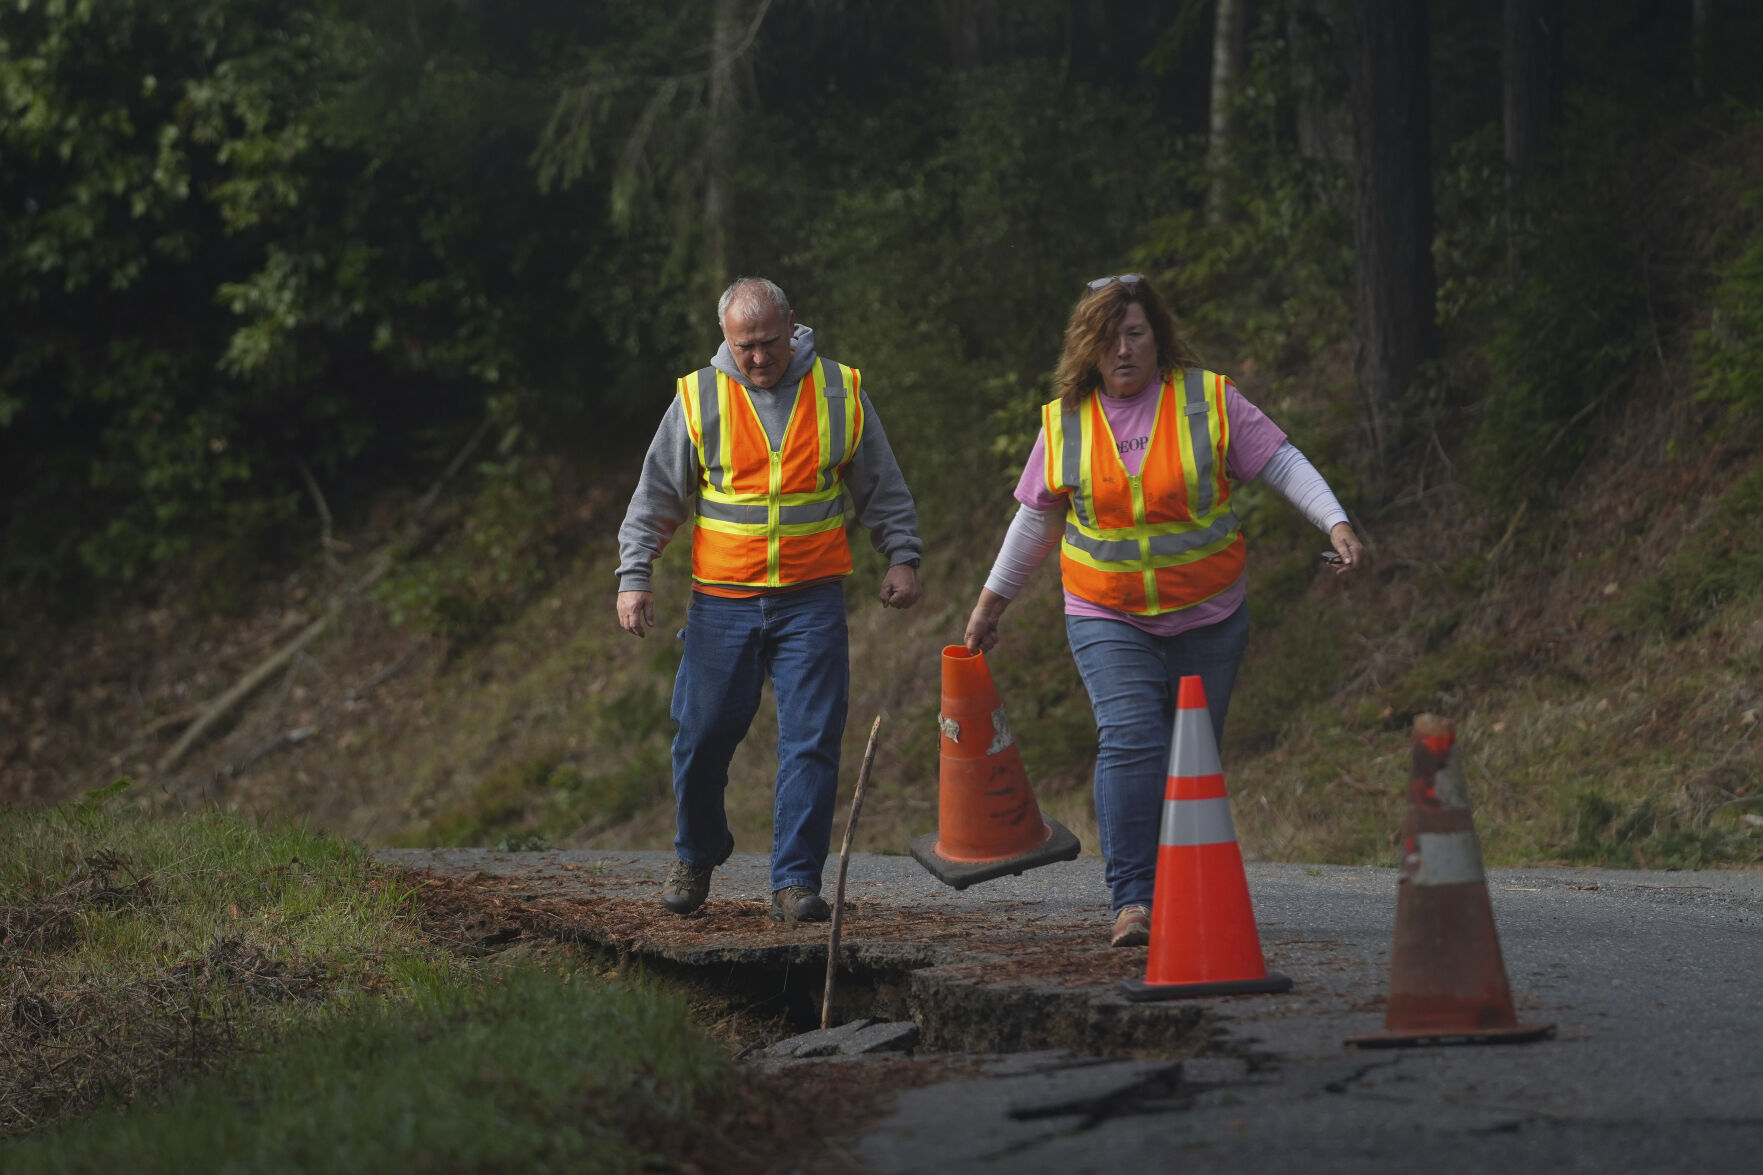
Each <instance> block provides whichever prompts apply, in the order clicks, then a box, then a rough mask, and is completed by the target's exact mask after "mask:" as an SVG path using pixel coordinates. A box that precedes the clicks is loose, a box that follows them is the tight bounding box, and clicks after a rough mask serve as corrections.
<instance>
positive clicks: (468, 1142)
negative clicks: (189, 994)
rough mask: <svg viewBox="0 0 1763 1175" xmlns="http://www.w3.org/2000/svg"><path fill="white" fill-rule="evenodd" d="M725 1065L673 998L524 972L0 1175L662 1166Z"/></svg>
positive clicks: (0, 1151) (36, 1143)
mask: <svg viewBox="0 0 1763 1175" xmlns="http://www.w3.org/2000/svg"><path fill="white" fill-rule="evenodd" d="M734 1080H735V1075H734V1070H733V1068H732V1067H731V1066H730V1065H729V1064H728V1062H727V1061H726V1060H725V1059H724V1058H723V1056H722V1055H721V1052H720V1051H719V1050H718V1049H717V1047H716V1046H715V1045H713V1044H711V1043H710V1041H708V1040H707V1039H706V1038H705V1037H704V1036H702V1035H701V1034H700V1033H699V1032H698V1030H697V1029H696V1027H695V1026H694V1025H693V1024H692V1022H691V1020H690V1018H689V1017H688V1015H687V1011H686V1008H685V1004H684V1001H683V1000H681V999H680V998H679V997H677V996H671V995H667V994H664V993H662V992H660V991H658V990H656V989H654V988H651V987H647V986H644V985H641V984H636V983H617V984H612V985H601V984H599V983H597V982H595V981H594V980H592V979H591V978H589V977H587V976H585V975H581V974H577V973H565V974H564V975H563V976H562V977H561V978H560V977H559V976H558V975H556V974H551V973H547V972H543V971H538V970H535V969H531V968H524V969H516V970H512V971H509V972H507V973H506V974H505V975H503V976H501V977H499V979H498V981H497V982H495V983H493V984H484V985H473V986H464V985H440V984H436V985H433V986H431V987H428V988H426V989H423V990H421V991H420V992H419V993H417V994H416V996H415V998H413V999H411V1000H409V1001H407V1002H404V1003H399V1004H393V1003H376V1004H373V1005H370V1006H367V1007H364V1008H362V1009H360V1010H359V1011H356V1012H353V1013H350V1014H347V1015H342V1016H336V1017H332V1018H329V1019H328V1020H327V1021H326V1022H324V1023H323V1025H322V1026H319V1027H314V1028H311V1029H307V1030H304V1031H300V1032H297V1033H294V1034H291V1035H290V1036H289V1037H288V1038H287V1039H286V1040H284V1041H282V1042H280V1043H279V1044H278V1045H277V1046H276V1047H275V1049H274V1050H273V1051H271V1052H269V1053H267V1054H265V1055H262V1056H259V1057H255V1058H252V1059H250V1060H249V1061H246V1062H242V1063H238V1064H235V1065H232V1066H229V1067H228V1068H227V1070H226V1071H224V1072H221V1073H216V1074H212V1075H209V1076H207V1077H204V1078H202V1079H200V1080H196V1081H193V1082H191V1083H189V1084H187V1085H185V1086H183V1087H180V1088H178V1089H177V1090H175V1091H173V1092H172V1093H170V1094H169V1095H168V1096H166V1097H164V1098H163V1099H161V1100H160V1101H159V1102H158V1103H157V1104H154V1105H152V1106H146V1105H142V1106H137V1107H136V1108H135V1109H134V1110H133V1111H132V1112H130V1113H127V1114H120V1115H105V1116H102V1117H97V1118H93V1119H90V1120H88V1121H85V1122H82V1123H79V1124H75V1125H68V1126H63V1127H61V1128H60V1129H57V1130H55V1131H53V1132H51V1133H47V1134H43V1135H41V1136H38V1137H33V1138H27V1139H22V1140H17V1141H14V1142H11V1143H8V1144H5V1145H4V1146H0V1160H3V1161H4V1162H5V1164H6V1166H7V1168H8V1169H9V1170H20V1171H51V1170H53V1171H101V1170H112V1169H116V1168H118V1167H119V1166H127V1167H128V1168H130V1169H132V1170H138V1171H143V1172H168V1173H169V1172H183V1171H191V1170H227V1171H239V1172H284V1171H310V1172H370V1171H390V1170H414V1171H441V1170H448V1171H458V1170H475V1171H490V1170H497V1171H507V1170H521V1171H538V1172H551V1171H559V1172H560V1171H572V1172H573V1171H584V1172H622V1171H634V1170H650V1169H661V1168H662V1167H664V1166H665V1167H666V1168H667V1169H673V1168H674V1167H675V1165H676V1164H681V1163H684V1162H686V1161H687V1157H688V1156H694V1155H695V1156H696V1157H698V1158H700V1159H701V1158H702V1157H703V1155H704V1154H705V1153H706V1152H707V1151H708V1150H709V1148H710V1147H711V1146H712V1145H713V1139H714V1129H715V1128H714V1126H712V1125H711V1123H713V1122H715V1121H716V1120H717V1114H718V1111H719V1110H721V1109H722V1108H723V1107H724V1106H725V1105H726V1104H727V1103H728V1102H729V1100H730V1099H731V1097H732V1096H733V1094H734V1088H735V1086H734Z"/></svg>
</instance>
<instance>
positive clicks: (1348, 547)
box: [1328, 522, 1365, 575]
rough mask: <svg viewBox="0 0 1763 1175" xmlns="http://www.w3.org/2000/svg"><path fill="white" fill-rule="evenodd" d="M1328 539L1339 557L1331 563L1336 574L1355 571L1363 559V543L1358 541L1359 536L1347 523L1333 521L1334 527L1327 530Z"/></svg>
mask: <svg viewBox="0 0 1763 1175" xmlns="http://www.w3.org/2000/svg"><path fill="white" fill-rule="evenodd" d="M1328 541H1329V544H1330V545H1331V546H1333V547H1334V549H1335V554H1337V555H1339V556H1340V557H1341V561H1340V562H1339V563H1336V564H1334V565H1333V566H1334V573H1335V574H1336V575H1345V574H1347V573H1348V572H1349V571H1357V570H1358V569H1359V564H1361V563H1363V562H1364V561H1365V544H1363V543H1361V542H1360V541H1359V536H1358V535H1357V534H1354V533H1353V528H1352V526H1351V525H1349V524H1348V523H1345V522H1337V523H1335V524H1334V529H1333V530H1331V531H1329V532H1328Z"/></svg>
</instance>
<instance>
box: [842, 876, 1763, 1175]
mask: <svg viewBox="0 0 1763 1175" xmlns="http://www.w3.org/2000/svg"><path fill="white" fill-rule="evenodd" d="M884 860H885V858H884ZM854 864H855V861H854ZM1097 871H1099V865H1098V864H1097V863H1096V862H1093V861H1091V860H1090V859H1087V858H1086V859H1083V860H1080V861H1078V862H1076V863H1075V864H1073V865H1068V866H1054V867H1050V868H1048V869H1044V870H1041V871H1039V872H1041V873H1042V874H1043V875H1046V876H1045V879H1044V881H1043V885H1042V887H1041V888H1042V890H1043V892H1045V893H1052V892H1058V891H1062V890H1065V889H1066V888H1067V887H1069V896H1068V898H1067V899H1066V900H1072V901H1079V900H1091V899H1093V895H1094V893H1095V888H1094V887H1096V886H1099V884H1100V883H1099V879H1097V878H1096V877H1095V876H1094V874H1095V873H1096V872H1097ZM1248 872H1249V882H1250V888H1251V891H1252V893H1253V896H1254V901H1255V909H1256V916H1257V922H1258V924H1259V926H1260V930H1261V937H1262V941H1263V944H1264V945H1265V946H1266V948H1267V953H1268V956H1269V963H1270V965H1274V966H1277V967H1279V968H1280V969H1281V970H1286V971H1288V973H1290V974H1292V976H1293V978H1294V979H1295V980H1296V981H1297V987H1296V988H1295V990H1294V991H1293V992H1292V993H1291V995H1290V996H1250V997H1239V998H1236V999H1230V1000H1217V1001H1212V1007H1213V1009H1214V1011H1216V1012H1218V1013H1219V1014H1220V1015H1221V1016H1222V1017H1223V1018H1224V1022H1225V1025H1226V1036H1225V1037H1224V1038H1223V1039H1222V1040H1221V1041H1220V1042H1219V1043H1220V1044H1221V1045H1222V1046H1223V1047H1224V1049H1225V1050H1227V1051H1231V1052H1234V1053H1236V1054H1237V1059H1233V1058H1231V1057H1206V1058H1200V1059H1197V1060H1194V1061H1189V1062H1185V1063H1183V1064H1181V1065H1178V1066H1175V1067H1173V1070H1172V1067H1171V1066H1170V1065H1169V1063H1168V1062H1141V1061H1111V1062H1105V1063H1096V1062H1093V1061H1088V1062H1086V1061H1084V1060H1082V1059H1080V1058H1071V1057H1066V1056H1060V1055H1053V1054H1039V1055H1022V1056H1018V1057H1016V1058H1012V1062H1011V1065H1010V1066H1009V1067H1008V1068H1007V1069H1006V1070H1005V1071H1002V1072H999V1073H998V1074H996V1075H994V1076H992V1077H989V1078H985V1079H980V1080H973V1081H966V1082H961V1083H954V1084H945V1085H938V1086H930V1087H926V1088H923V1089H918V1090H914V1091H911V1092H909V1093H906V1094H904V1095H902V1097H901V1099H900V1102H899V1105H898V1108H897V1110H896V1112H895V1113H894V1114H893V1115H892V1117H890V1118H889V1119H888V1120H886V1121H885V1122H883V1123H882V1124H880V1125H879V1126H878V1127H877V1128H876V1129H874V1130H872V1131H870V1132H869V1133H868V1134H867V1135H865V1136H864V1137H863V1138H862V1139H861V1140H860V1142H859V1144H858V1146H857V1148H856V1152H855V1153H856V1154H857V1155H858V1156H859V1157H860V1158H861V1159H862V1160H863V1161H864V1162H865V1163H866V1164H868V1165H869V1166H870V1167H871V1168H872V1169H874V1170H876V1171H882V1172H918V1171H925V1172H929V1171H937V1172H965V1171H1011V1172H1041V1171H1046V1172H1086V1171H1108V1172H1119V1171H1126V1172H1133V1171H1196V1172H1208V1171H1233V1172H1258V1173H1259V1172H1286V1171H1290V1172H1303V1173H1304V1175H1326V1173H1329V1172H1362V1171H1368V1170H1372V1169H1375V1168H1378V1167H1386V1168H1387V1167H1397V1166H1400V1167H1402V1168H1407V1167H1410V1166H1420V1167H1430V1168H1431V1169H1433V1170H1436V1171H1441V1172H1482V1171H1486V1172H1499V1173H1501V1175H1512V1173H1514V1172H1526V1171H1545V1170H1546V1171H1550V1172H1582V1171H1583V1172H1630V1171H1632V1172H1643V1171H1644V1172H1654V1171H1727V1170H1730V1171H1752V1170H1758V1169H1760V1166H1763V1158H1760V1157H1759V1156H1763V980H1760V978H1759V972H1760V971H1763V873H1759V872H1755V871H1752V872H1739V871H1732V872H1725V871H1723V872H1707V873H1688V872H1674V873H1643V872H1626V871H1623V872H1618V871H1607V870H1588V869H1548V870H1527V871H1512V870H1492V871H1490V873H1489V890H1490V895H1491V897H1492V901H1493V906H1494V912H1495V919H1496V921H1497V923H1498V926H1499V932H1500V940H1501V946H1502V950H1503V954H1504V956H1505V962H1506V970H1507V974H1508V976H1509V978H1510V980H1511V983H1512V988H1513V992H1514V996H1515V998H1516V1000H1517V1003H1518V1009H1519V1018H1520V1020H1523V1021H1532V1020H1552V1021H1554V1022H1555V1024H1556V1026H1557V1034H1556V1036H1555V1038H1554V1039H1553V1040H1547V1041H1543V1042H1539V1043H1534V1044H1524V1045H1490V1046H1451V1047H1430V1048H1422V1049H1413V1050H1395V1051H1388V1052H1386V1051H1377V1052H1366V1051H1361V1050H1358V1049H1355V1048H1352V1047H1349V1046H1347V1045H1345V1044H1344V1039H1345V1038H1346V1037H1347V1036H1349V1035H1352V1034H1355V1033H1361V1032H1367V1031H1372V1030H1375V1029H1377V1028H1380V1027H1381V1026H1382V1012H1381V997H1382V993H1383V990H1384V986H1385V983H1386V981H1387V967H1388V949H1389V942H1390V936H1391V931H1392V928H1393V924H1394V906H1395V886H1396V881H1395V873H1394V871H1393V870H1389V869H1350V868H1338V867H1333V866H1302V865H1263V864H1251V865H1250V866H1249V870H1248ZM1056 873H1057V874H1062V875H1063V876H1061V877H1059V878H1058V880H1057V881H1056V882H1054V883H1053V884H1051V885H1048V884H1046V883H1047V882H1053V881H1054V879H1053V875H1054V874H1056ZM1086 874H1087V876H1086ZM983 889H984V887H983V886H982V887H975V890H976V891H980V890H983ZM1054 900H1059V899H1054Z"/></svg>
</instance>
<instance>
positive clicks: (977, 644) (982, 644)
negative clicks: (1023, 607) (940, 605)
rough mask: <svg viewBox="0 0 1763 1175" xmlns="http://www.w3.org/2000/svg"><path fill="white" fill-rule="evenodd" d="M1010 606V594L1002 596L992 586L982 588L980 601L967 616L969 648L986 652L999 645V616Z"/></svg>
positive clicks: (976, 651)
mask: <svg viewBox="0 0 1763 1175" xmlns="http://www.w3.org/2000/svg"><path fill="white" fill-rule="evenodd" d="M1009 606H1010V598H1009V597H1008V596H1000V595H999V594H998V593H997V592H994V591H993V590H992V589H991V588H981V589H980V592H979V603H977V604H975V605H974V606H973V614H972V615H970V616H969V617H968V618H967V633H966V638H965V639H966V642H967V647H968V649H969V650H971V651H972V652H975V653H984V652H989V651H990V650H991V649H993V648H995V647H997V644H998V618H999V617H1001V616H1003V615H1004V609H1006V608H1008V607H1009Z"/></svg>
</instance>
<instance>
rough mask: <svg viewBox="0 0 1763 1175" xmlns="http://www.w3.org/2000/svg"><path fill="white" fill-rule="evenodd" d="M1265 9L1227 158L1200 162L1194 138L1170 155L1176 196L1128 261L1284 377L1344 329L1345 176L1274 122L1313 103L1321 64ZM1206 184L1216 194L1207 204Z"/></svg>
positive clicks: (1220, 336)
mask: <svg viewBox="0 0 1763 1175" xmlns="http://www.w3.org/2000/svg"><path fill="white" fill-rule="evenodd" d="M1271 16H1272V14H1270V19H1269V20H1268V21H1267V22H1266V23H1264V24H1263V25H1262V26H1261V27H1260V28H1258V29H1257V30H1256V32H1255V35H1254V36H1253V37H1252V39H1251V41H1250V54H1249V62H1248V65H1247V67H1246V68H1245V70H1244V72H1243V75H1242V78H1241V82H1240V85H1239V87H1238V92H1237V96H1236V105H1235V107H1234V108H1233V110H1232V122H1233V124H1234V125H1235V126H1236V128H1237V130H1236V133H1235V134H1234V135H1233V136H1232V138H1231V140H1230V147H1229V151H1228V153H1227V154H1226V155H1225V156H1224V157H1223V158H1218V159H1212V160H1208V159H1207V151H1208V149H1207V145H1206V143H1205V142H1204V141H1203V140H1201V139H1199V138H1189V139H1188V140H1186V141H1185V142H1183V143H1182V144H1181V146H1180V148H1179V149H1178V150H1176V151H1174V152H1172V153H1171V155H1170V158H1169V161H1168V162H1167V163H1166V164H1165V182H1166V183H1167V184H1168V186H1169V187H1170V189H1172V190H1173V191H1175V192H1178V193H1183V194H1184V198H1183V199H1181V200H1180V201H1179V202H1177V201H1169V202H1167V203H1166V204H1165V211H1164V212H1163V214H1162V215H1160V216H1159V217H1158V218H1157V220H1156V221H1155V222H1154V223H1153V224H1152V225H1151V229H1150V232H1149V234H1148V235H1147V236H1146V237H1145V238H1144V241H1143V243H1142V245H1141V246H1140V247H1139V249H1138V251H1137V256H1138V257H1139V259H1140V262H1141V263H1142V264H1143V265H1144V266H1145V267H1147V268H1149V269H1151V270H1153V271H1156V272H1157V273H1159V275H1160V276H1161V277H1162V279H1163V284H1164V287H1165V290H1166V293H1167V294H1168V295H1169V296H1170V301H1171V303H1172V305H1173V307H1174V309H1175V310H1176V313H1177V315H1178V316H1179V317H1180V318H1182V319H1183V320H1185V321H1186V322H1187V323H1190V324H1192V326H1193V327H1194V328H1196V329H1197V330H1198V331H1199V332H1200V333H1201V334H1202V335H1203V336H1205V337H1207V338H1209V339H1215V340H1218V341H1220V342H1222V343H1224V344H1226V345H1228V346H1230V347H1231V348H1232V353H1231V357H1230V358H1231V361H1232V362H1235V363H1238V364H1244V363H1245V361H1246V363H1247V364H1249V365H1253V366H1256V367H1259V368H1261V369H1264V370H1268V371H1272V372H1284V371H1289V370H1292V369H1294V368H1296V367H1298V366H1301V365H1302V364H1304V363H1305V362H1306V361H1308V360H1310V359H1312V358H1313V357H1315V356H1316V355H1317V354H1318V353H1319V352H1321V351H1323V350H1325V349H1326V348H1328V347H1330V346H1332V345H1335V344H1338V343H1339V342H1341V341H1342V340H1343V339H1345V338H1346V337H1347V336H1348V334H1349V332H1350V328H1351V318H1350V305H1349V302H1348V298H1349V296H1350V292H1351V290H1352V276H1353V250H1352V242H1353V228H1352V177H1351V174H1350V173H1349V171H1348V169H1347V167H1346V166H1345V165H1344V164H1343V163H1341V162H1339V161H1337V160H1334V159H1330V158H1327V157H1324V156H1321V155H1307V154H1305V153H1304V152H1303V151H1300V150H1298V149H1296V148H1295V145H1294V144H1293V143H1292V142H1291V140H1290V136H1289V135H1288V134H1287V133H1285V132H1284V131H1283V130H1282V129H1281V128H1283V127H1284V126H1285V125H1286V124H1287V123H1288V122H1289V121H1290V120H1291V119H1292V118H1293V108H1294V106H1295V105H1297V104H1298V103H1299V102H1300V101H1314V100H1315V99H1314V98H1311V97H1308V96H1306V95H1305V94H1303V93H1301V92H1300V91H1301V88H1302V87H1303V86H1304V85H1305V84H1309V85H1310V86H1316V85H1318V84H1319V83H1318V82H1317V80H1316V78H1315V76H1314V75H1315V72H1316V70H1317V69H1318V67H1319V63H1318V60H1317V59H1316V58H1314V57H1311V56H1306V55H1305V52H1304V49H1303V48H1302V47H1300V46H1298V45H1294V44H1293V43H1292V42H1291V41H1289V40H1287V39H1286V38H1285V37H1284V36H1283V26H1281V25H1280V24H1279V22H1278V21H1276V20H1273V19H1272V18H1271ZM1325 60H1326V59H1325ZM1215 179H1217V180H1218V181H1219V184H1220V187H1219V190H1220V192H1221V193H1222V196H1223V200H1222V202H1221V203H1220V204H1218V205H1217V206H1215V207H1207V197H1208V193H1209V192H1210V191H1211V190H1212V187H1213V183H1214V180H1215ZM1202 357H1203V358H1205V356H1202ZM1214 362H1218V363H1220V364H1221V365H1223V363H1224V361H1223V360H1222V359H1219V360H1214Z"/></svg>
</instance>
